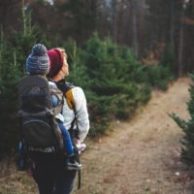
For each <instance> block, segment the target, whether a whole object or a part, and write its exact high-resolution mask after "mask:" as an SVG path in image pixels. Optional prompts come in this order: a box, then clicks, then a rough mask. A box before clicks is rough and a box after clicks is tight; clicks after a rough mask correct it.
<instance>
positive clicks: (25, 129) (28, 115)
mask: <svg viewBox="0 0 194 194" xmlns="http://www.w3.org/2000/svg"><path fill="white" fill-rule="evenodd" d="M18 94H19V111H18V116H19V120H20V126H21V136H22V138H23V139H24V141H25V143H26V144H27V147H30V148H33V149H45V148H54V150H62V149H63V139H62V135H61V131H60V129H59V128H58V125H57V123H56V121H55V116H54V111H53V109H52V106H51V91H50V89H49V84H48V80H47V79H46V77H44V76H41V75H29V76H26V77H24V78H23V79H22V80H21V81H20V83H19V85H18ZM60 106H62V102H61V104H60ZM58 109H59V108H58Z"/></svg>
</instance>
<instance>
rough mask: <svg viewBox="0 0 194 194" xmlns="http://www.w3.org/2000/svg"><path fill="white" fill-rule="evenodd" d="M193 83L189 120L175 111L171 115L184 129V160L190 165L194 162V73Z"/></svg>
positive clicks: (189, 103)
mask: <svg viewBox="0 0 194 194" xmlns="http://www.w3.org/2000/svg"><path fill="white" fill-rule="evenodd" d="M191 78H192V84H191V85H190V89H189V93H190V100H189V102H188V104H187V109H188V111H189V114H190V119H189V120H183V119H181V118H180V117H179V116H177V115H176V114H175V113H173V114H171V115H170V116H171V117H172V118H173V119H174V121H175V122H176V123H177V125H178V126H179V127H180V128H181V129H182V130H183V132H184V136H183V139H182V141H181V143H182V152H181V156H182V160H183V162H185V163H186V164H187V165H189V166H193V164H194V157H193V155H194V108H193V107H194V106H193V105H194V74H192V75H191Z"/></svg>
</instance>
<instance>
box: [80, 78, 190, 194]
mask: <svg viewBox="0 0 194 194" xmlns="http://www.w3.org/2000/svg"><path fill="white" fill-rule="evenodd" d="M188 87H189V80H188V79H186V78H181V79H179V80H178V81H176V82H175V83H173V84H172V85H171V86H170V87H169V89H168V90H167V91H166V92H161V91H154V92H153V95H152V99H151V100H150V102H149V103H148V104H147V105H146V106H145V107H144V108H143V109H141V110H140V111H139V112H138V113H137V115H136V116H135V118H133V119H132V120H131V121H129V122H125V123H123V122H118V121H117V122H115V124H113V132H112V133H111V134H110V135H109V136H107V137H105V138H102V139H100V140H99V142H98V143H95V144H92V145H90V146H89V150H88V151H87V152H86V153H84V154H83V156H82V161H83V164H84V166H85V167H84V170H83V186H82V189H81V190H80V191H78V192H76V194H188V193H191V192H190V191H189V187H188V186H189V185H188V182H189V181H187V180H186V177H185V174H184V173H183V171H181V169H182V165H181V163H180V161H179V156H180V138H181V137H182V131H181V129H180V128H179V127H178V126H177V125H176V123H175V122H174V121H173V120H172V119H171V118H170V117H169V115H168V114H169V113H173V112H174V113H176V114H178V115H179V116H180V117H181V118H185V119H187V118H188V117H189V114H188V112H187V105H186V102H187V101H188V100H189V92H188ZM179 173H180V175H179ZM185 181H186V182H185Z"/></svg>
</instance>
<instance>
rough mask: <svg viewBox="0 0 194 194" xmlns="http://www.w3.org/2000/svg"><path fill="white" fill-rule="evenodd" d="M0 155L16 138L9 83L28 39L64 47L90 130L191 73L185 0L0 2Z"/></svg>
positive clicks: (190, 25) (191, 19)
mask: <svg viewBox="0 0 194 194" xmlns="http://www.w3.org/2000/svg"><path fill="white" fill-rule="evenodd" d="M0 30H1V31H0V32H1V35H0V126H1V127H0V155H1V156H2V157H3V156H4V154H7V153H12V152H14V151H15V146H16V144H17V141H18V138H19V137H18V135H19V126H18V122H17V106H18V105H17V83H18V81H19V79H20V78H21V77H22V76H23V75H24V74H25V66H24V64H25V58H26V57H27V55H28V54H29V52H30V50H31V47H32V45H33V44H34V43H37V42H42V43H44V44H45V45H46V46H47V47H48V48H51V47H65V48H66V50H67V53H68V56H69V58H68V62H69V64H70V71H71V76H70V77H69V80H70V81H73V82H74V83H75V84H77V85H80V86H82V87H83V88H84V90H85V91H86V95H87V99H88V106H89V112H90V117H91V123H92V128H91V131H90V135H91V136H96V135H98V134H101V133H104V132H105V130H106V129H108V123H109V122H110V121H111V120H113V119H128V118H130V117H131V116H132V115H133V113H134V112H135V110H136V109H137V108H138V107H139V106H140V105H142V104H144V103H146V102H147V101H148V100H149V97H150V92H151V90H152V88H160V89H166V88H167V84H168V82H169V81H171V80H173V79H175V78H176V77H178V76H182V75H184V74H187V73H192V72H193V69H194V67H193V63H194V55H193V50H194V40H193V39H194V1H193V0H190V1H189V0H170V1H169V0H54V1H44V0H36V1H35V0H33V1H32V0H21V1H18V0H6V1H3V0H1V1H0Z"/></svg>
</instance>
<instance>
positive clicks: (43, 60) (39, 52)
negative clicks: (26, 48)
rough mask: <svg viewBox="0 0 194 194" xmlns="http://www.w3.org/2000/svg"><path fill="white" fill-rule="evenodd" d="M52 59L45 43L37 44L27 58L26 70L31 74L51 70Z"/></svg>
mask: <svg viewBox="0 0 194 194" xmlns="http://www.w3.org/2000/svg"><path fill="white" fill-rule="evenodd" d="M49 67H50V60H49V57H48V54H47V48H46V47H45V46H44V45H43V44H40V43H38V44H35V45H34V46H33V48H32V51H31V53H30V55H29V56H28V58H27V60H26V71H27V72H28V73H29V74H43V75H46V74H47V73H48V72H49Z"/></svg>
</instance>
